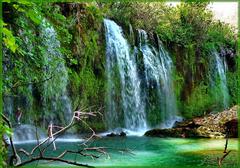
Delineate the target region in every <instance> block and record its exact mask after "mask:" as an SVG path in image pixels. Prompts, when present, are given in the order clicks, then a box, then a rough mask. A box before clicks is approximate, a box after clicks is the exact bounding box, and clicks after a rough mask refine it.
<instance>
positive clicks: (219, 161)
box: [217, 128, 231, 167]
mask: <svg viewBox="0 0 240 168" xmlns="http://www.w3.org/2000/svg"><path fill="white" fill-rule="evenodd" d="M229 131H230V130H229V128H226V143H225V147H224V151H223V153H224V155H223V156H222V157H221V158H218V157H217V161H218V166H219V167H221V166H222V162H223V160H224V158H225V157H227V155H229V153H230V152H231V150H230V151H228V152H227V147H228V138H229Z"/></svg>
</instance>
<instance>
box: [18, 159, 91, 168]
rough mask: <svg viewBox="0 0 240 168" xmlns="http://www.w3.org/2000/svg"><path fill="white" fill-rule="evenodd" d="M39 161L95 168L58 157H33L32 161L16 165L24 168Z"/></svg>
mask: <svg viewBox="0 0 240 168" xmlns="http://www.w3.org/2000/svg"><path fill="white" fill-rule="evenodd" d="M39 160H48V161H58V162H62V163H67V164H70V165H75V166H83V167H91V168H92V167H93V166H90V165H87V164H81V163H77V162H73V161H70V160H65V159H61V158H56V157H43V156H42V157H41V156H39V157H33V158H32V159H30V160H27V161H24V162H22V163H20V164H18V165H16V167H21V166H24V165H26V164H29V163H32V162H35V161H39Z"/></svg>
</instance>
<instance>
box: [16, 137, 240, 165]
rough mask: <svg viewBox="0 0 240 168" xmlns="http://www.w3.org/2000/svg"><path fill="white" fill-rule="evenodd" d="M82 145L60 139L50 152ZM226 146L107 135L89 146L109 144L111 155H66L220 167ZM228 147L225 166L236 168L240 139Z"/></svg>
mask: <svg viewBox="0 0 240 168" xmlns="http://www.w3.org/2000/svg"><path fill="white" fill-rule="evenodd" d="M80 144H81V142H57V144H56V145H57V151H53V150H52V149H50V150H49V151H48V152H47V154H51V155H55V156H57V155H58V154H60V153H61V152H62V151H64V149H68V150H77V149H78V148H79V149H80ZM32 145H33V144H19V145H17V147H18V148H20V147H21V148H24V149H26V150H30V149H31V147H32ZM224 145H225V140H224V139H222V140H219V139H179V138H150V137H122V138H121V137H114V138H112V137H106V138H101V139H99V140H96V141H94V142H92V143H91V144H90V147H95V146H101V147H108V148H110V149H108V150H107V151H108V154H109V156H102V157H100V158H98V159H94V160H93V159H91V158H89V157H81V156H77V155H75V154H71V155H68V156H65V158H66V159H72V160H77V161H79V162H81V163H86V164H89V165H92V166H96V167H124V166H126V167H138V166H143V167H148V166H149V167H159V166H160V167H217V157H221V156H222V155H223V149H224ZM121 149H129V150H130V151H131V152H121V151H120V150H121ZM228 149H229V150H232V152H231V153H230V154H229V156H227V157H226V158H225V159H224V161H223V167H237V150H238V141H237V139H230V140H229V145H228ZM35 164H36V163H35ZM35 164H33V165H32V166H34V165H35ZM38 165H40V166H43V167H46V166H47V167H59V166H60V167H70V166H69V165H65V164H62V163H56V162H41V163H38Z"/></svg>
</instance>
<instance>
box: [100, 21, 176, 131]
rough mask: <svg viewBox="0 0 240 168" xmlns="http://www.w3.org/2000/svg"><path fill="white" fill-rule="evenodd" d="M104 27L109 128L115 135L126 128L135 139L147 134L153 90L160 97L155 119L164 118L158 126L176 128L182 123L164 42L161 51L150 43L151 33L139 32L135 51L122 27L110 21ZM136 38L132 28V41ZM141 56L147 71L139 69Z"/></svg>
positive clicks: (107, 119)
mask: <svg viewBox="0 0 240 168" xmlns="http://www.w3.org/2000/svg"><path fill="white" fill-rule="evenodd" d="M104 25H105V36H106V74H107V82H108V83H107V100H106V101H107V114H106V123H107V126H108V128H109V129H110V130H111V131H113V132H116V130H117V128H123V129H125V132H129V134H133V135H134V134H136V133H137V135H139V132H140V133H141V132H144V130H146V129H147V127H148V119H147V115H148V114H147V113H148V110H147V109H146V108H148V107H147V103H148V99H149V97H150V96H152V95H150V93H148V92H149V90H150V89H152V90H154V91H153V92H154V94H155V92H156V95H157V97H156V98H155V100H154V101H155V105H156V106H158V110H157V111H156V112H155V113H156V114H154V115H156V116H158V118H161V120H157V121H156V122H157V124H155V125H154V126H155V127H156V126H157V127H162V128H167V127H172V126H173V124H174V123H175V121H177V120H179V119H180V118H179V117H177V107H176V98H175V95H174V88H173V81H172V69H173V64H172V60H171V58H170V56H169V54H168V53H167V52H166V51H165V50H164V48H163V46H162V44H161V43H160V40H158V47H154V46H153V45H151V44H150V43H149V39H148V35H147V33H146V32H145V31H144V30H139V46H138V47H137V46H135V47H133V48H131V47H130V45H129V43H128V41H127V39H126V37H125V36H124V34H123V30H122V28H121V27H120V26H118V25H117V24H116V23H115V22H114V21H111V20H108V19H105V20H104ZM133 36H134V35H133V30H132V28H131V26H130V40H131V41H133ZM139 52H141V53H142V55H143V64H144V68H143V69H144V70H142V69H139V67H138V66H139V65H138V63H137V60H136V59H137V56H138V55H139ZM138 61H139V60H138ZM141 71H144V72H141ZM140 73H141V75H140ZM140 76H141V78H140ZM143 78H144V79H143ZM150 106H151V105H150ZM122 123H123V124H122Z"/></svg>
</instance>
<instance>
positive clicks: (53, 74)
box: [40, 19, 72, 125]
mask: <svg viewBox="0 0 240 168" xmlns="http://www.w3.org/2000/svg"><path fill="white" fill-rule="evenodd" d="M40 38H41V39H42V46H43V47H45V48H46V52H45V53H43V55H42V56H43V59H44V60H43V61H44V65H45V66H44V69H43V70H44V75H45V78H50V79H49V80H46V81H45V82H44V85H43V88H42V99H43V105H44V109H43V110H44V111H45V112H47V114H49V116H47V115H46V113H45V114H43V115H44V116H43V118H44V119H45V122H46V123H45V125H48V124H49V122H50V121H52V122H54V123H56V122H58V123H59V120H60V123H61V124H64V123H67V122H69V121H70V119H71V116H72V108H71V102H70V99H69V97H68V94H67V84H68V74H67V69H66V67H65V62H64V58H63V55H62V54H61V52H60V41H59V40H58V39H57V33H56V31H55V30H54V28H53V26H52V25H51V24H50V23H48V22H47V20H45V19H44V20H43V21H42V23H41V26H40ZM59 60H60V61H59ZM57 114H60V116H56V115H57ZM56 119H57V120H56ZM54 120H55V121H54Z"/></svg>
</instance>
